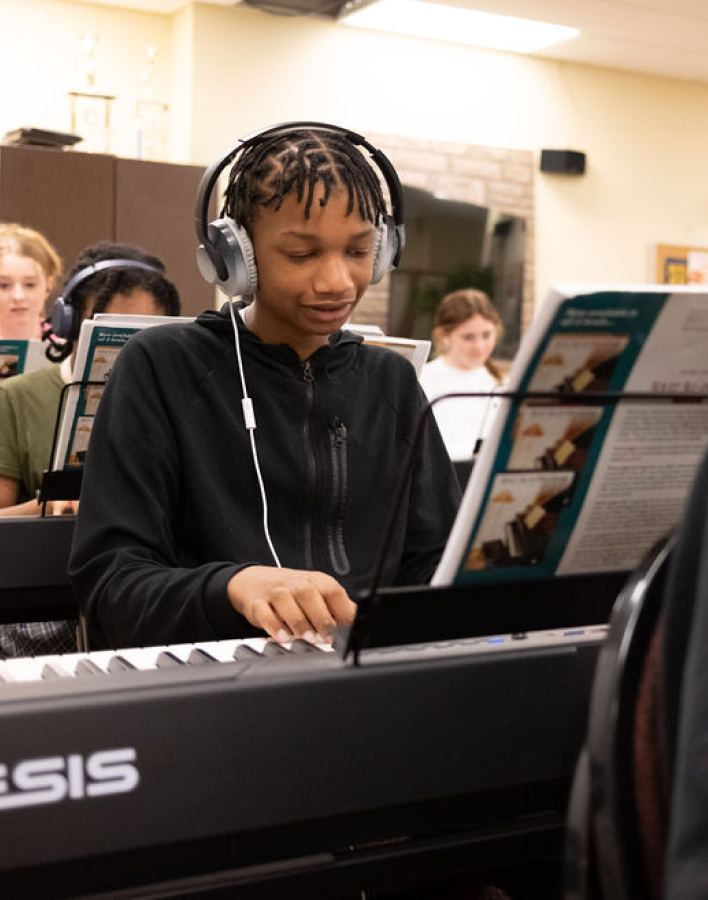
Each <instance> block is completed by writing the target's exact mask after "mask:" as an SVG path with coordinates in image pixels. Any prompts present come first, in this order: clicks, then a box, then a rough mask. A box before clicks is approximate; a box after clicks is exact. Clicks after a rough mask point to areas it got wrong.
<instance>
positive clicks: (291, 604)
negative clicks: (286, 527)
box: [227, 566, 356, 643]
mask: <svg viewBox="0 0 708 900" xmlns="http://www.w3.org/2000/svg"><path fill="white" fill-rule="evenodd" d="M227 591H228V595H229V600H230V601H231V605H232V606H233V608H234V609H235V610H236V612H238V613H240V614H241V615H242V616H244V617H245V618H246V619H248V621H249V622H250V623H251V624H252V625H255V626H256V627H257V628H262V629H263V630H264V631H266V632H268V634H269V635H271V637H273V638H275V639H276V640H277V641H280V642H281V643H283V642H285V641H290V640H292V639H293V638H294V637H297V638H303V639H304V640H306V641H310V642H315V641H317V640H318V639H319V640H324V641H327V642H330V641H331V640H332V632H333V630H334V628H335V627H336V626H337V625H350V624H351V623H352V622H353V621H354V613H355V611H356V605H355V604H354V603H353V602H352V601H351V600H350V599H349V596H348V595H347V592H346V591H345V590H344V588H343V587H342V586H341V584H339V582H338V581H336V580H335V579H334V578H332V577H331V576H330V575H326V574H325V573H324V572H309V571H304V570H300V569H278V568H275V567H273V566H249V567H248V568H246V569H242V570H241V571H240V572H238V573H237V574H236V575H234V576H233V578H231V579H230V581H229V583H228V585H227Z"/></svg>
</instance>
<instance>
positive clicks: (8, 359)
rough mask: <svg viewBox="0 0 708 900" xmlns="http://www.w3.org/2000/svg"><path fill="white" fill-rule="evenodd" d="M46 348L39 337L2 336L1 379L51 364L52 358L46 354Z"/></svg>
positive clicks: (0, 351) (0, 349) (0, 339)
mask: <svg viewBox="0 0 708 900" xmlns="http://www.w3.org/2000/svg"><path fill="white" fill-rule="evenodd" d="M46 348H47V345H46V344H44V343H43V342H42V341H40V340H38V339H32V340H16V339H14V338H0V379H1V378H10V377H11V376H12V375H20V374H22V373H23V372H34V370H35V369H41V368H42V367H43V366H50V365H51V362H50V360H48V359H47V357H46V356H45V355H44V351H45V350H46Z"/></svg>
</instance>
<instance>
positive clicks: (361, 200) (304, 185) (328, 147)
mask: <svg viewBox="0 0 708 900" xmlns="http://www.w3.org/2000/svg"><path fill="white" fill-rule="evenodd" d="M317 184H322V185H323V186H324V195H323V196H322V197H321V199H320V201H319V202H320V206H326V205H327V203H328V201H329V198H330V196H331V194H332V190H333V189H337V188H339V187H341V188H344V190H346V191H347V194H348V197H349V202H348V204H347V212H346V214H347V215H349V214H350V213H351V212H352V211H353V210H354V206H355V204H356V207H357V209H358V210H359V214H360V216H361V218H362V219H363V220H364V221H365V222H371V223H372V224H373V225H375V226H376V225H378V224H379V223H380V221H381V220H382V218H383V217H384V216H385V215H386V201H385V200H384V196H383V192H382V190H381V184H380V183H379V180H378V177H377V175H376V172H375V171H374V169H373V168H372V167H371V166H370V165H369V163H368V162H367V160H366V158H365V157H364V155H363V154H362V153H361V152H360V151H359V149H358V148H357V147H356V145H355V144H353V143H352V142H351V141H350V140H349V139H348V138H347V137H346V136H345V135H343V134H339V133H338V132H335V131H319V130H315V129H308V128H303V129H295V130H293V131H288V132H286V133H280V134H278V133H276V134H273V135H270V136H267V135H266V136H265V137H264V138H263V139H262V140H259V141H257V142H256V143H254V144H253V145H252V146H251V147H247V148H246V149H245V150H244V151H242V152H241V154H240V155H239V156H238V157H237V159H236V162H235V163H234V164H233V166H232V168H231V173H230V175H229V183H228V186H227V188H226V194H225V202H224V208H223V210H222V213H221V215H222V216H224V215H226V216H229V217H230V218H231V219H233V220H234V221H235V222H236V224H237V225H239V226H240V227H242V228H245V229H246V231H247V232H248V234H249V235H250V236H252V234H253V232H252V227H253V219H254V216H255V212H256V207H257V206H269V207H271V208H272V209H274V210H278V209H280V207H281V206H282V204H283V200H284V199H285V197H286V196H287V195H288V194H289V193H291V192H292V191H297V199H298V202H299V203H301V202H302V200H303V198H304V199H305V211H304V212H305V218H306V219H307V218H309V215H310V209H311V207H312V201H313V198H314V192H315V187H316V185H317Z"/></svg>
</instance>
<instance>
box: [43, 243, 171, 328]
mask: <svg viewBox="0 0 708 900" xmlns="http://www.w3.org/2000/svg"><path fill="white" fill-rule="evenodd" d="M105 269H145V270H146V271H148V272H156V273H157V274H158V275H162V276H163V278H164V275H165V273H164V272H163V271H162V269H158V268H157V267H156V266H152V265H150V264H149V263H145V262H141V261H139V260H137V259H102V260H100V261H99V262H95V263H91V264H90V265H88V266H84V268H83V269H79V271H78V272H77V273H76V275H74V276H73V277H72V278H71V279H70V280H69V283H68V284H67V285H66V287H65V288H64V291H63V293H62V295H61V297H58V298H57V299H56V300H55V301H54V306H53V307H52V311H51V313H50V315H49V320H50V322H51V325H52V331H53V332H54V334H55V335H56V336H57V337H61V338H66V337H68V335H69V334H70V333H71V328H72V323H73V317H74V310H73V308H72V304H71V295H72V293H73V292H74V291H75V290H76V288H77V287H78V286H79V285H80V284H81V283H82V282H84V281H86V280H87V279H88V278H91V277H92V276H93V275H96V274H97V273H98V272H102V271H104V270H105Z"/></svg>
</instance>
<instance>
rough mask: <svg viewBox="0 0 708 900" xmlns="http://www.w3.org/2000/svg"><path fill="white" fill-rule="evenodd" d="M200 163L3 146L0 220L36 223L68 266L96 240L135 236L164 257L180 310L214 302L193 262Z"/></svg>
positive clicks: (191, 312)
mask: <svg viewBox="0 0 708 900" xmlns="http://www.w3.org/2000/svg"><path fill="white" fill-rule="evenodd" d="M203 171H204V170H203V169H202V168H201V167H200V166H186V165H175V164H172V163H157V162H147V161H143V160H136V159H121V158H119V157H116V156H106V155H101V154H93V153H80V152H77V151H69V150H54V149H46V148H43V147H26V146H15V145H3V146H0V220H2V221H4V222H21V223H22V224H24V225H30V226H32V227H33V228H36V229H37V230H38V231H41V232H42V233H43V234H44V235H46V237H47V238H48V239H49V240H50V241H51V242H52V243H53V244H54V246H55V247H56V248H57V250H58V251H59V253H60V254H61V257H62V259H63V261H64V267H65V270H67V269H69V268H70V267H71V266H72V265H73V264H74V262H75V260H76V258H77V256H78V254H79V252H80V251H81V250H82V249H83V248H84V247H85V246H87V245H88V244H93V243H95V242H96V241H101V240H111V241H122V242H125V243H131V244H137V245H138V246H140V247H142V248H143V249H145V250H146V251H148V252H150V253H154V254H155V255H157V256H159V257H160V259H162V260H163V262H164V263H165V266H166V268H167V276H168V277H169V278H170V280H171V281H173V282H174V283H175V284H176V285H177V288H178V290H179V293H180V297H181V299H182V313H183V315H197V314H198V313H200V312H201V311H202V310H204V309H207V308H211V307H213V306H214V290H213V288H212V287H211V286H210V285H208V284H207V283H206V282H205V281H204V280H203V279H202V277H201V276H200V274H199V271H198V269H197V264H196V249H197V238H196V235H195V232H194V207H195V201H196V195H197V187H198V185H199V181H200V179H201V177H202V173H203Z"/></svg>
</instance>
